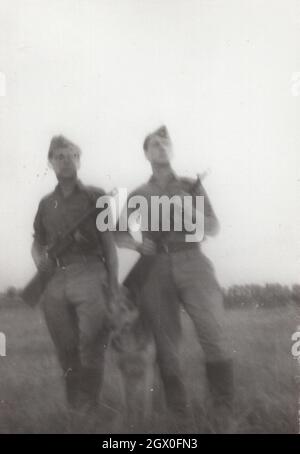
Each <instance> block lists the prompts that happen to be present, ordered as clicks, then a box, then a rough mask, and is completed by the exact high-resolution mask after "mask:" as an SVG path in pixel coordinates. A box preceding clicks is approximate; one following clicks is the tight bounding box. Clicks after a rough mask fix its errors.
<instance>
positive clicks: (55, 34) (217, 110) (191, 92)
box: [0, 0, 300, 289]
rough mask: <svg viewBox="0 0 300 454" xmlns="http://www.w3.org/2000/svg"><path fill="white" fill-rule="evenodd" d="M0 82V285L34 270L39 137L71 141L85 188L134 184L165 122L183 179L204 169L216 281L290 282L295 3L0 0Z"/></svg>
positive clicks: (298, 143)
mask: <svg viewBox="0 0 300 454" xmlns="http://www.w3.org/2000/svg"><path fill="white" fill-rule="evenodd" d="M0 71H1V72H2V73H4V74H5V76H6V96H1V97H0V138H1V152H0V193H1V205H0V213H1V230H0V233H1V236H0V248H1V249H0V250H1V254H0V289H4V288H5V287H7V286H8V285H16V286H20V285H22V284H23V283H24V282H25V281H26V280H27V279H28V278H29V277H31V275H32V274H33V272H34V266H33V264H32V260H31V256H30V244H31V235H32V222H33V217H34V214H35V211H36V209H37V205H38V202H39V199H40V198H41V197H42V195H44V194H45V193H47V192H49V191H50V190H51V189H52V188H53V186H54V184H55V179H54V177H53V175H52V174H51V171H50V170H49V169H48V170H47V161H46V155H47V150H48V145H49V141H50V138H51V136H52V135H53V134H57V133H63V134H65V135H66V136H67V137H69V138H70V139H71V140H73V141H75V142H76V143H78V145H80V146H81V148H82V150H83V162H82V169H81V174H80V177H81V179H82V181H83V182H86V183H92V184H96V185H98V186H102V187H104V188H105V189H107V190H109V189H112V188H113V187H114V186H121V187H128V188H129V189H132V188H133V187H135V186H136V185H138V184H140V183H142V182H143V181H144V180H145V179H147V178H148V177H149V175H150V169H149V167H148V164H147V163H146V161H145V160H144V157H143V152H142V141H143V139H144V136H145V135H146V134H147V133H148V132H149V131H151V130H152V129H154V128H156V127H158V126H160V124H162V123H164V124H166V125H167V126H168V129H169V131H170V134H171V136H172V138H173V142H174V146H175V153H176V157H175V159H174V168H175V170H176V171H177V172H178V173H179V174H183V175H187V176H196V173H197V172H202V171H203V170H205V169H206V168H208V167H209V168H210V169H211V175H210V176H209V177H208V178H207V180H206V181H205V186H206V189H207V191H208V193H209V195H210V198H211V200H212V203H213V205H214V207H215V210H216V212H217V214H218V216H219V219H220V222H221V226H222V230H221V233H220V234H219V236H218V237H216V238H214V239H212V240H210V241H209V242H208V243H207V244H206V245H205V251H206V253H207V255H208V256H209V257H210V258H212V260H213V261H214V263H215V267H216V271H217V275H218V277H219V280H220V282H221V284H222V285H228V284H231V283H244V282H254V281H255V282H259V283H264V282H266V281H279V282H282V283H287V284H291V283H293V282H296V281H297V280H298V278H299V268H300V266H299V265H300V262H299V259H300V244H299V230H300V206H299V205H300V202H299V200H300V194H299V184H300V174H299V173H300V172H299V164H300V155H299V150H300V128H299V114H300V96H296V95H297V94H299V95H300V89H299V93H298V92H297V90H295V87H294V89H293V88H292V86H291V80H292V78H293V77H295V73H299V74H300V1H293V0H291V1H289V2H287V1H286V0H259V1H258V0H247V1H246V0H202V1H201V0H143V1H142V0H114V1H111V0H110V1H109V0H108V1H106V0H51V1H50V0H1V2H0ZM296 77H297V74H296ZM0 94H1V90H0ZM2 94H3V93H2ZM121 254H122V255H121V260H122V266H124V263H125V262H126V261H127V259H128V257H129V256H128V255H126V256H125V255H124V254H123V252H122V253H121Z"/></svg>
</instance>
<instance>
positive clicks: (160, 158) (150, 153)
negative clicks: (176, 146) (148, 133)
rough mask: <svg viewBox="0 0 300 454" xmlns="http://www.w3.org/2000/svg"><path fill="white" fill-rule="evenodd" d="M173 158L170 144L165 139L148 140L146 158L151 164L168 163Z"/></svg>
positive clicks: (157, 137) (156, 137) (154, 138)
mask: <svg viewBox="0 0 300 454" xmlns="http://www.w3.org/2000/svg"><path fill="white" fill-rule="evenodd" d="M172 156H173V150H172V143H171V141H170V139H168V138H165V137H159V136H154V137H153V138H152V139H150V141H149V144H148V147H147V151H146V158H147V159H148V161H150V162H151V163H153V164H166V163H169V162H170V160H171V159H172Z"/></svg>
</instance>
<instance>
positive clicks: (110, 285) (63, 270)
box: [32, 135, 118, 410]
mask: <svg viewBox="0 0 300 454" xmlns="http://www.w3.org/2000/svg"><path fill="white" fill-rule="evenodd" d="M80 155H81V150H80V149H79V148H78V147H77V146H76V145H75V144H73V143H72V142H70V141H69V140H67V139H66V138H65V137H64V136H61V135H60V136H55V137H53V138H52V140H51V143H50V147H49V152H48V160H49V164H50V166H51V167H52V169H53V170H54V172H55V174H56V178H57V180H58V185H57V186H56V188H55V190H54V191H53V192H51V193H50V194H49V195H47V196H45V197H44V198H43V199H42V200H41V202H40V204H39V207H38V211H37V214H36V217H35V220H34V241H33V246H32V256H33V259H34V262H35V264H36V266H37V268H38V270H39V271H41V272H44V273H45V272H52V273H53V275H52V278H51V280H50V281H49V283H48V285H47V287H46V290H45V292H44V294H43V296H42V298H41V304H42V308H43V311H44V314H45V319H46V323H47V326H48V329H49V332H50V335H51V337H52V340H53V342H54V345H55V348H56V352H57V356H58V359H59V362H60V365H61V367H62V369H63V375H64V381H65V390H66V398H67V402H68V404H69V405H70V406H71V407H72V408H76V409H78V408H85V409H86V410H87V409H90V408H96V406H97V400H98V396H99V392H100V389H101V384H102V379H103V368H104V355H105V350H106V347H107V343H108V337H109V331H110V330H109V307H108V305H109V302H110V301H111V300H112V299H115V298H117V297H118V280H117V273H118V266H117V265H118V263H117V255H116V248H115V244H114V241H113V238H112V234H111V233H110V232H109V231H107V232H102V233H100V232H99V231H98V230H97V227H96V215H95V217H93V216H92V217H90V218H88V219H87V220H86V222H84V223H83V224H82V225H80V226H79V227H78V229H77V230H76V231H75V233H74V241H73V243H72V244H71V245H70V247H69V248H68V249H67V250H66V251H65V252H64V253H62V254H61V255H60V256H59V257H56V260H55V263H54V261H53V260H51V259H50V258H49V257H48V256H47V247H49V245H51V244H53V243H55V242H56V241H57V240H59V238H60V237H61V236H62V235H63V234H64V232H66V231H67V230H68V229H69V228H70V227H71V226H72V224H76V221H78V219H79V218H80V217H82V216H83V215H84V214H85V213H86V212H88V210H91V208H92V207H93V206H94V207H96V200H97V199H98V197H99V196H101V195H103V194H104V191H103V190H102V189H98V188H94V187H90V186H85V185H83V184H82V183H81V182H80V180H79V179H78V178H77V170H78V169H79V166H80Z"/></svg>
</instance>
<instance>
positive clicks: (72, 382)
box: [64, 368, 80, 409]
mask: <svg viewBox="0 0 300 454" xmlns="http://www.w3.org/2000/svg"><path fill="white" fill-rule="evenodd" d="M64 380H65V391H66V398H67V402H68V404H69V406H70V407H71V408H74V409H75V408H77V406H78V403H79V394H80V371H79V370H78V368H73V369H72V368H69V369H67V370H66V372H65V373H64Z"/></svg>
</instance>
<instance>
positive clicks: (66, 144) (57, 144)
mask: <svg viewBox="0 0 300 454" xmlns="http://www.w3.org/2000/svg"><path fill="white" fill-rule="evenodd" d="M58 148H74V149H75V150H76V151H77V152H78V154H79V156H80V155H81V150H80V148H79V147H78V146H77V145H75V143H73V142H71V141H70V140H69V139H67V138H66V137H64V136H63V135H59V136H54V137H52V139H51V142H50V146H49V150H48V159H49V161H51V159H52V158H53V153H54V151H55V150H57V149H58Z"/></svg>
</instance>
